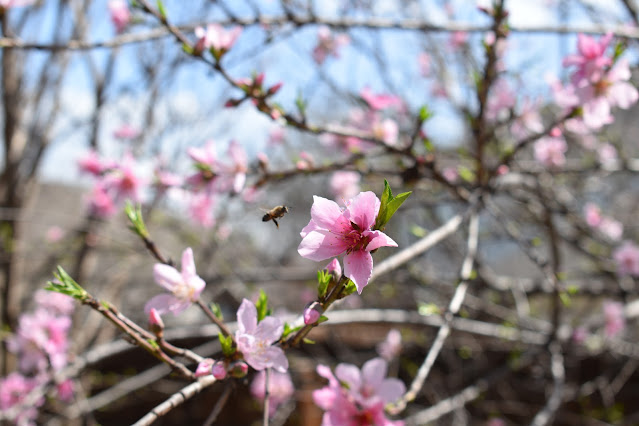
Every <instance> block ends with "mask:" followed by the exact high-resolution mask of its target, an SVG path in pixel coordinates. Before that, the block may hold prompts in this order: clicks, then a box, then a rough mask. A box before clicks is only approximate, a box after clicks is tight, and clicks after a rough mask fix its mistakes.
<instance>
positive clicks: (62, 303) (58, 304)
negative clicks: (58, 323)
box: [33, 290, 75, 316]
mask: <svg viewBox="0 0 639 426" xmlns="http://www.w3.org/2000/svg"><path fill="white" fill-rule="evenodd" d="M33 298H34V300H35V302H36V304H37V305H38V308H42V309H44V310H46V311H49V312H50V313H52V314H54V315H59V316H64V315H67V316H68V315H71V314H72V313H73V311H74V310H75V300H74V299H73V298H72V297H71V296H67V295H66V294H62V293H56V292H53V291H48V290H37V291H36V292H35V294H34V296H33Z"/></svg>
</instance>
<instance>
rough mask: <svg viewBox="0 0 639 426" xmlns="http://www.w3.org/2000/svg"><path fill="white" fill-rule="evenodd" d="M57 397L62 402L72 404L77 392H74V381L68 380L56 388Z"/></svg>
mask: <svg viewBox="0 0 639 426" xmlns="http://www.w3.org/2000/svg"><path fill="white" fill-rule="evenodd" d="M55 390H56V394H57V397H58V399H59V400H60V401H62V402H71V401H73V397H74V395H75V392H74V391H73V380H72V379H66V380H65V381H63V382H62V383H60V384H58V385H56V387H55Z"/></svg>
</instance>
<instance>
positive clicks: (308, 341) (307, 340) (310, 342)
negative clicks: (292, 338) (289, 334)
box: [303, 337, 315, 345]
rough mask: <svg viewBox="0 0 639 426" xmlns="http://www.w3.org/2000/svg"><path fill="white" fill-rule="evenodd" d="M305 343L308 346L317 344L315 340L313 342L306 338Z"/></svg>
mask: <svg viewBox="0 0 639 426" xmlns="http://www.w3.org/2000/svg"><path fill="white" fill-rule="evenodd" d="M303 342H304V343H306V344H307V345H314V344H315V340H311V339H309V338H308V337H305V338H304V339H303Z"/></svg>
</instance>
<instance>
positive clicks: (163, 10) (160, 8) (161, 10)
mask: <svg viewBox="0 0 639 426" xmlns="http://www.w3.org/2000/svg"><path fill="white" fill-rule="evenodd" d="M157 5H158V12H159V13H160V16H162V19H164V20H165V21H166V8H165V7H164V3H162V1H161V0H158V1H157Z"/></svg>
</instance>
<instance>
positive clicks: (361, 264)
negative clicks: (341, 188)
mask: <svg viewBox="0 0 639 426" xmlns="http://www.w3.org/2000/svg"><path fill="white" fill-rule="evenodd" d="M313 200H314V201H313V206H312V208H311V220H310V222H309V223H308V225H306V227H304V229H302V232H300V235H301V236H302V242H301V243H300V245H299V247H298V248H297V251H298V252H299V254H300V255H301V256H302V257H306V258H307V259H311V260H315V261H320V260H324V259H328V258H330V257H334V256H339V255H340V254H342V253H346V256H345V257H344V274H345V275H346V276H347V277H348V278H350V279H351V280H352V281H353V283H355V286H356V287H357V291H358V292H359V293H360V294H361V292H362V290H363V289H364V287H366V285H367V284H368V280H369V279H370V277H371V274H372V272H373V257H372V256H371V254H370V252H371V251H373V250H375V249H378V248H380V247H397V243H396V242H395V241H393V240H392V239H391V238H390V237H389V236H388V235H386V234H384V233H383V232H381V231H373V230H371V228H372V227H373V225H374V224H375V220H376V218H377V213H378V211H379V207H380V201H379V199H378V198H377V197H376V196H375V194H374V193H373V192H370V191H369V192H362V193H360V194H358V195H357V196H356V197H355V198H353V199H351V200H350V201H349V202H348V203H347V205H346V208H345V209H344V210H341V209H340V207H339V206H338V205H337V203H335V202H334V201H331V200H327V199H326V198H322V197H318V196H314V197H313Z"/></svg>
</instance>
